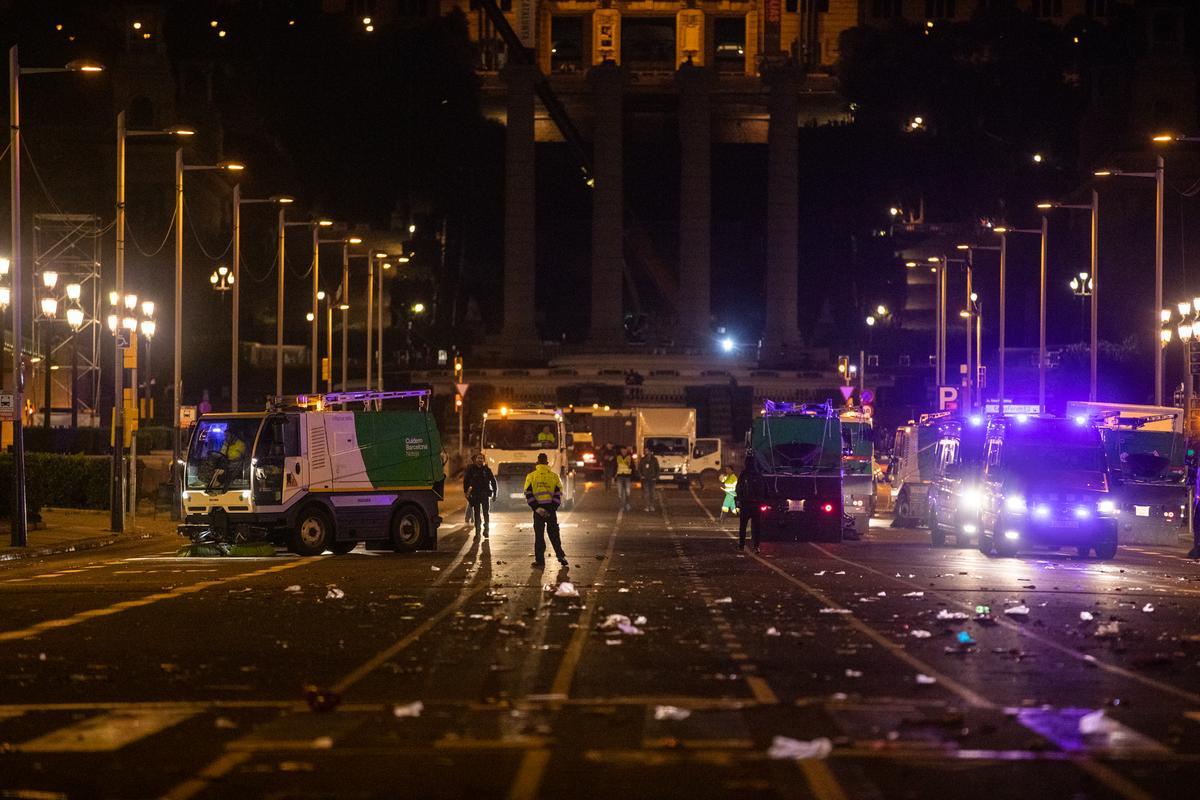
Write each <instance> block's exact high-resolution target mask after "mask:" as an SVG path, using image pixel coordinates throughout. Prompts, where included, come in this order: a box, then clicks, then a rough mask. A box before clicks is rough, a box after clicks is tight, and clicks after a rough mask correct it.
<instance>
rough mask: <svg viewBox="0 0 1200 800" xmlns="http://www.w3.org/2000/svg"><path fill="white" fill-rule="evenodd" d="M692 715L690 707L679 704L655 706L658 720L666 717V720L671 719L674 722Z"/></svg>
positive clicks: (655, 714)
mask: <svg viewBox="0 0 1200 800" xmlns="http://www.w3.org/2000/svg"><path fill="white" fill-rule="evenodd" d="M691 715H692V712H691V710H690V709H686V708H679V707H678V706H655V707H654V718H655V719H658V720H663V719H666V720H670V721H672V722H679V721H681V720H685V719H687V718H688V717H690V716H691Z"/></svg>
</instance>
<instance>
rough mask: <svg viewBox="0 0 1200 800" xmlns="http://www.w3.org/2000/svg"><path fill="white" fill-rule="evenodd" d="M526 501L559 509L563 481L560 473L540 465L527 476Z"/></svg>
mask: <svg viewBox="0 0 1200 800" xmlns="http://www.w3.org/2000/svg"><path fill="white" fill-rule="evenodd" d="M525 500H526V502H532V503H536V504H537V505H539V506H549V505H552V506H554V507H556V508H557V507H558V504H559V503H561V502H562V481H560V480H559V479H558V473H556V472H554V470H552V469H550V467H548V466H546V465H545V464H538V465H537V466H536V467H534V469H533V472H531V473H529V474H528V475H526V476H525Z"/></svg>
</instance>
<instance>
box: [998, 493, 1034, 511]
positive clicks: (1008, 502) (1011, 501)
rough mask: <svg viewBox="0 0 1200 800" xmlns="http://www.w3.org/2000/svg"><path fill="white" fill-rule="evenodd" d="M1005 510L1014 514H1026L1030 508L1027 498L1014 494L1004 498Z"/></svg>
mask: <svg viewBox="0 0 1200 800" xmlns="http://www.w3.org/2000/svg"><path fill="white" fill-rule="evenodd" d="M1004 508H1005V509H1006V510H1008V511H1011V512H1013V513H1014V514H1024V513H1025V511H1026V509H1027V508H1028V506H1027V505H1026V503H1025V498H1024V497H1022V496H1021V495H1019V494H1014V495H1012V496H1010V497H1006V498H1004Z"/></svg>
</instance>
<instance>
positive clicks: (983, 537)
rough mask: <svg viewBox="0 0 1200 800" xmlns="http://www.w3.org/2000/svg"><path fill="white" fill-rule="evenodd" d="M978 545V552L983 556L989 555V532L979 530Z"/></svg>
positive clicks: (990, 545)
mask: <svg viewBox="0 0 1200 800" xmlns="http://www.w3.org/2000/svg"><path fill="white" fill-rule="evenodd" d="M978 547H979V552H981V553H983V554H984V555H985V556H990V555H991V554H992V537H991V534H989V533H986V532H984V531H982V530H981V531H980V532H979V542H978Z"/></svg>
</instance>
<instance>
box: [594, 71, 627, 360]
mask: <svg viewBox="0 0 1200 800" xmlns="http://www.w3.org/2000/svg"><path fill="white" fill-rule="evenodd" d="M588 77H589V79H590V80H591V84H592V92H593V95H594V98H595V113H596V117H595V118H596V121H595V125H594V128H593V135H592V142H593V143H592V177H593V178H594V186H593V187H592V188H593V191H592V323H591V329H590V339H591V342H592V344H593V345H602V346H607V347H613V346H620V345H622V344H624V342H625V330H624V317H623V304H622V276H623V272H624V265H625V254H624V247H625V235H624V234H625V220H624V214H625V202H624V184H623V180H624V179H623V175H622V172H623V170H622V163H621V162H622V159H623V158H624V147H623V142H622V137H623V132H624V125H623V124H622V114H623V98H622V96H621V93H622V91H623V89H624V86H623V84H624V74H623V73H622V71H621V68H620V67H618V66H617V65H616V64H614V63H612V62H611V61H606V62H604V63H603V64H600V65H599V66H597V67H593V68H592V70H591V71H590V72H589V73H588Z"/></svg>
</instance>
